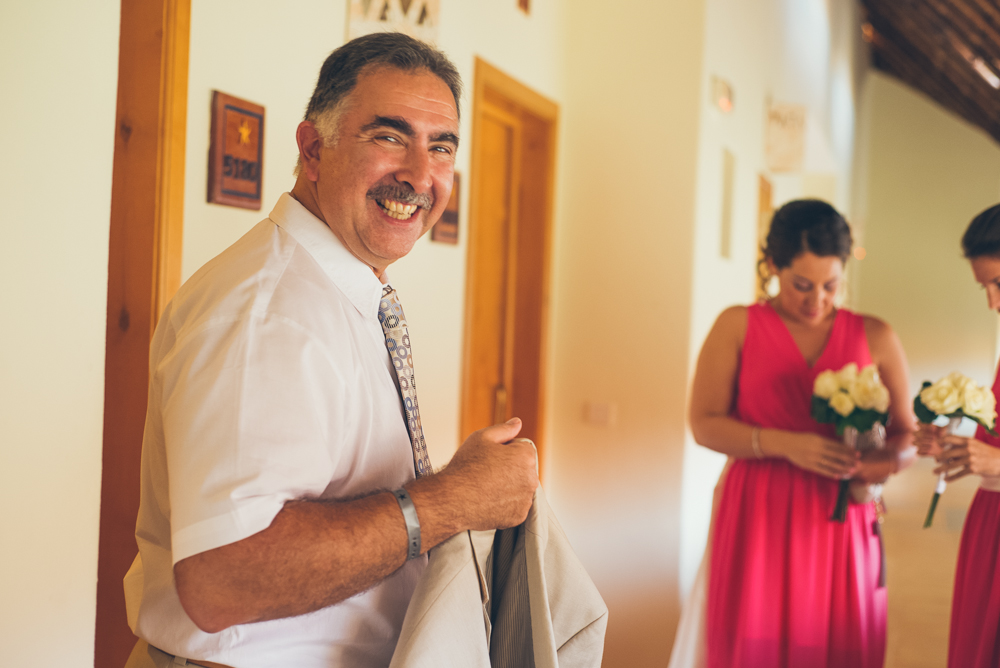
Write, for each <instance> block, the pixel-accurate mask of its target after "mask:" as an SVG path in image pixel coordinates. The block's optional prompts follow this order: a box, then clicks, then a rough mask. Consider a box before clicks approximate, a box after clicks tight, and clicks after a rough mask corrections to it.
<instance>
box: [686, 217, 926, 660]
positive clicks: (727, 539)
mask: <svg viewBox="0 0 1000 668" xmlns="http://www.w3.org/2000/svg"><path fill="white" fill-rule="evenodd" d="M850 250H851V232H850V228H849V227H848V225H847V222H846V221H845V220H844V219H843V217H842V216H841V215H840V214H839V213H837V211H836V210H835V209H834V208H833V207H831V206H830V205H829V204H827V203H825V202H821V201H819V200H799V201H795V202H790V203H789V204H786V205H785V206H783V207H781V209H779V210H778V211H777V212H776V213H775V215H774V218H773V220H772V221H771V229H770V231H769V233H768V236H767V241H766V248H765V249H764V255H765V261H766V264H767V267H768V269H769V270H770V273H771V275H774V276H777V277H778V283H779V287H780V292H779V293H778V295H777V296H776V297H774V298H773V299H771V300H769V301H766V302H762V303H759V304H754V305H752V306H749V307H742V306H738V307H732V308H729V309H727V310H725V311H723V313H722V314H721V315H720V316H719V318H718V320H717V321H716V323H715V325H714V326H713V328H712V331H711V332H710V333H709V335H708V337H707V338H706V339H705V343H704V346H703V347H702V350H701V354H700V356H699V358H698V367H697V370H696V373H695V379H694V385H693V388H692V396H691V406H690V420H691V430H692V432H693V434H694V437H695V440H696V441H697V442H698V443H700V444H702V445H704V446H706V447H708V448H711V449H713V450H716V451H718V452H721V453H723V454H725V455H728V456H729V458H730V460H729V463H728V465H727V468H726V470H725V471H724V472H723V476H724V479H721V480H720V483H719V490H720V494H719V497H718V505H717V508H716V511H715V518H714V522H713V527H712V531H711V534H710V539H709V540H710V545H709V550H708V557H707V560H708V561H707V565H708V585H707V603H706V605H707V608H706V618H705V622H706V647H707V655H706V662H707V665H708V667H709V668H875V667H877V666H881V665H882V664H883V659H884V655H885V625H886V593H885V586H884V572H883V570H884V563H885V562H884V559H883V557H882V546H881V540H880V531H879V525H878V517H877V513H876V508H875V504H874V502H868V503H863V504H861V503H858V504H852V505H851V506H850V508H849V509H848V512H847V521H846V522H844V523H840V522H835V521H831V520H830V516H831V514H832V511H833V508H834V505H835V502H836V497H837V488H838V480H840V479H842V478H845V477H850V478H852V479H854V480H856V481H857V484H858V485H860V486H862V487H863V486H864V485H866V484H869V483H879V482H882V481H884V480H885V479H886V478H887V477H888V476H889V475H890V474H892V473H894V472H896V471H897V470H898V469H899V468H900V466H901V463H902V462H904V461H906V460H908V458H909V456H910V455H911V450H912V448H911V447H910V445H909V442H910V438H911V432H912V430H913V429H914V427H915V420H914V416H913V413H912V409H911V407H910V399H909V388H908V385H909V379H908V371H907V366H906V358H905V355H904V353H903V349H902V347H901V346H900V344H899V340H898V338H897V337H896V335H895V334H894V333H893V331H892V329H891V328H890V327H889V326H888V325H887V324H885V323H884V322H882V321H880V320H878V319H876V318H873V317H870V316H862V315H858V314H855V313H852V312H850V311H847V310H846V309H841V308H837V307H836V306H835V303H834V298H835V296H836V295H837V292H838V290H839V289H840V288H841V283H842V282H843V271H844V263H845V262H846V260H847V258H848V255H849V253H850ZM849 362H854V363H855V364H857V365H858V367H859V368H861V367H864V366H866V365H868V364H872V363H874V364H875V365H877V367H878V370H879V374H880V376H881V378H882V381H883V383H885V385H886V386H887V387H888V389H889V393H890V401H891V405H890V419H889V424H888V442H887V445H886V448H885V449H884V450H880V451H873V452H870V453H869V454H867V455H865V456H864V457H859V456H858V455H857V453H856V452H855V451H854V450H852V449H850V448H848V447H846V446H844V445H843V444H842V443H841V442H840V441H838V440H837V437H836V435H835V432H834V430H833V428H832V426H830V425H821V424H818V423H817V422H815V421H814V420H813V419H812V417H811V416H810V399H811V395H812V387H813V382H814V380H815V378H816V376H817V374H819V373H820V372H821V371H824V370H826V369H833V370H839V369H841V368H842V367H844V366H845V365H846V364H848V363H849Z"/></svg>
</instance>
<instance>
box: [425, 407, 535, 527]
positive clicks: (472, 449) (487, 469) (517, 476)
mask: <svg viewBox="0 0 1000 668" xmlns="http://www.w3.org/2000/svg"><path fill="white" fill-rule="evenodd" d="M520 431H521V420H520V419H518V418H513V419H511V420H509V421H507V422H505V423H503V424H497V425H493V426H492V427H487V428H485V429H480V430H479V431H477V432H475V433H473V434H472V435H471V436H469V438H468V439H466V441H465V443H463V444H462V447H460V448H459V449H458V451H457V452H456V453H455V455H454V456H453V457H452V459H451V462H449V464H448V466H446V467H445V469H444V470H443V471H441V473H439V474H438V477H439V478H440V479H441V480H442V482H445V483H447V485H448V486H449V487H450V488H451V489H452V490H453V493H454V494H455V498H454V500H455V502H456V503H460V504H461V506H462V508H464V509H465V512H466V517H465V522H463V524H464V525H465V528H468V529H476V530H488V529H506V528H508V527H512V526H517V525H518V524H520V523H521V522H523V521H524V520H525V518H526V517H527V516H528V510H529V509H530V508H531V499H532V497H533V496H534V493H535V489H536V488H537V487H538V453H537V451H536V450H535V444H534V443H532V442H531V441H530V440H528V439H526V438H515V437H516V436H517V434H518V433H519V432H520ZM417 510H418V513H419V510H420V508H419V506H418V508H417Z"/></svg>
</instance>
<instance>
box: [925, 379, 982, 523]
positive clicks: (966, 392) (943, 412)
mask: <svg viewBox="0 0 1000 668" xmlns="http://www.w3.org/2000/svg"><path fill="white" fill-rule="evenodd" d="M996 403H997V401H996V397H994V396H993V390H991V389H990V388H988V387H983V386H982V385H977V384H976V382H975V381H974V380H972V379H971V378H969V377H968V376H964V375H962V374H960V373H959V372H957V371H953V372H951V373H949V374H948V375H947V376H945V377H944V378H942V379H941V380H939V381H937V382H936V383H932V382H930V381H929V380H925V381H924V384H923V386H922V387H921V388H920V393H919V394H917V396H916V397H914V398H913V412H914V413H916V415H917V419H918V420H920V421H921V422H923V423H925V424H930V423H932V422H934V421H935V420H936V419H938V418H941V417H946V418H948V419H949V420H948V433H954V432H955V430H956V429H958V425H959V424H961V422H962V418H963V417H967V418H969V419H970V420H972V421H974V422H976V423H977V424H979V425H981V426H982V427H983V429H985V430H986V431H987V432H989V433H990V435H992V436H996V435H997V434H996V432H995V431H994V425H995V423H996V419H997V411H996ZM946 487H947V483H946V482H945V474H944V473H941V475H939V476H938V483H937V486H936V487H935V488H934V496H933V497H931V505H930V508H928V509H927V518H926V519H925V520H924V528H925V529H927V528H928V527H930V526H931V523H932V522H933V521H934V511H935V510H937V504H938V500H939V499H940V498H941V495H942V494H943V493H944V490H945V488H946Z"/></svg>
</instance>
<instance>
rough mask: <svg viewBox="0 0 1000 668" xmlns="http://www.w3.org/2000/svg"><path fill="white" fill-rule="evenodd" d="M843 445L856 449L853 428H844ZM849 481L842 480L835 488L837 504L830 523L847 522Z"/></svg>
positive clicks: (856, 432)
mask: <svg viewBox="0 0 1000 668" xmlns="http://www.w3.org/2000/svg"><path fill="white" fill-rule="evenodd" d="M843 439H844V445H846V446H847V447H849V448H850V449H851V450H856V449H857V447H858V430H857V429H855V428H854V427H851V426H847V427H844V435H843ZM850 496H851V481H850V480H849V479H847V478H844V479H843V480H841V481H840V485H839V487H838V488H837V503H836V504H835V505H834V506H833V515H831V516H830V521H832V522H844V521H846V520H847V504H848V503H849V502H850Z"/></svg>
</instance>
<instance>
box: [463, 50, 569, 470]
mask: <svg viewBox="0 0 1000 668" xmlns="http://www.w3.org/2000/svg"><path fill="white" fill-rule="evenodd" d="M475 86H476V89H475V99H474V109H473V114H474V117H473V146H472V178H471V179H470V183H471V184H472V186H471V197H470V226H469V250H468V253H469V254H468V269H467V275H466V337H465V363H464V373H463V392H462V418H461V419H462V424H461V433H462V436H463V437H464V436H466V435H468V434H469V433H471V432H472V431H475V430H476V429H481V428H482V427H485V426H487V425H490V424H494V423H496V422H502V421H504V420H507V419H509V418H510V417H513V416H517V417H519V418H521V420H522V421H523V422H524V428H523V429H522V432H521V434H522V435H523V436H525V437H528V438H531V439H532V440H534V441H535V443H536V445H537V446H538V447H539V453H541V445H542V439H543V424H542V422H543V415H544V410H543V398H544V368H545V367H544V348H545V346H544V342H545V327H546V306H547V303H548V258H549V246H550V230H551V212H552V206H551V204H552V185H553V177H554V165H555V160H554V152H555V124H556V117H557V112H558V109H557V107H556V106H555V105H554V104H553V103H552V102H549V101H548V100H546V99H545V98H542V97H541V96H539V95H538V94H537V93H534V92H533V91H531V90H530V89H528V88H526V87H525V86H523V85H521V84H520V83H518V82H516V81H515V80H513V79H511V78H510V77H508V76H506V75H504V74H503V73H502V72H500V71H499V70H496V68H493V67H492V66H490V65H488V64H486V63H484V62H483V61H477V64H476V82H475Z"/></svg>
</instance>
